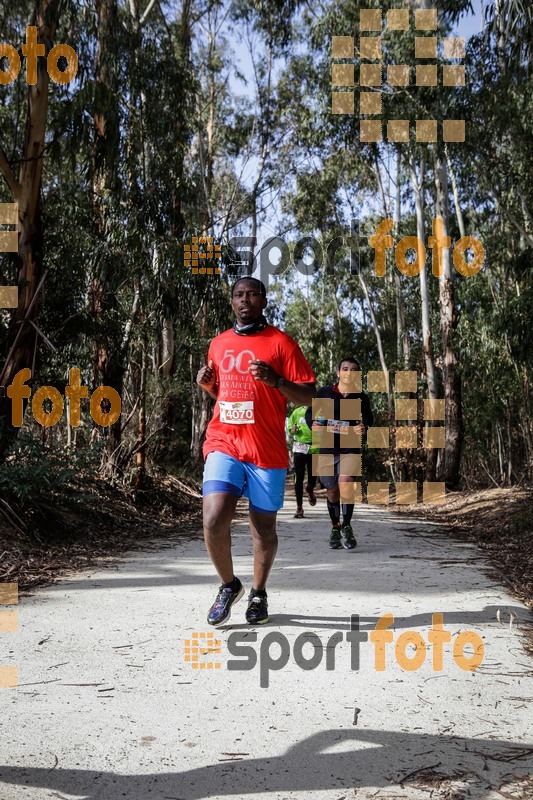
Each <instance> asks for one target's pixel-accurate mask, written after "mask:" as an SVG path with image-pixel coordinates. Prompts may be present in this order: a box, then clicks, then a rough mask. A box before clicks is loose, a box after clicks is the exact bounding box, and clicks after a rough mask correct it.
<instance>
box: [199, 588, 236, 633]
mask: <svg viewBox="0 0 533 800" xmlns="http://www.w3.org/2000/svg"><path fill="white" fill-rule="evenodd" d="M243 594H244V587H243V585H242V583H240V584H239V588H238V589H237V591H236V592H234V591H233V589H231V588H230V587H229V586H221V587H220V588H219V590H218V594H217V597H216V600H215V602H214V603H213V605H212V606H211V608H210V609H209V611H208V612H207V623H208V625H215V626H216V625H222V624H223V623H224V622H227V621H228V620H229V618H230V616H231V607H232V605H233V604H234V603H236V602H237V601H238V600H240V599H241V597H242V596H243Z"/></svg>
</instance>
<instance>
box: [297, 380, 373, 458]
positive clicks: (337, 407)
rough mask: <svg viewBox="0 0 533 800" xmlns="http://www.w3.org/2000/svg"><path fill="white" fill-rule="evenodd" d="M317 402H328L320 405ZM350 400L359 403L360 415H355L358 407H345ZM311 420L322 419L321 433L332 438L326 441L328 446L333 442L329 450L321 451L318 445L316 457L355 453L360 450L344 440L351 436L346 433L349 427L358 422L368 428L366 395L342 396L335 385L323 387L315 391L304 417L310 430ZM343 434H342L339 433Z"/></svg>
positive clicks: (370, 419)
mask: <svg viewBox="0 0 533 800" xmlns="http://www.w3.org/2000/svg"><path fill="white" fill-rule="evenodd" d="M321 400H326V401H329V402H326V403H324V402H320V401H321ZM354 400H355V401H358V400H359V401H360V404H361V405H360V412H361V413H360V415H359V414H358V413H357V410H358V408H357V405H358V404H357V405H355V404H354V403H353V402H351V403H346V401H354ZM343 401H344V402H343ZM313 416H314V417H315V419H316V418H317V417H323V418H324V431H327V432H329V433H330V434H332V436H331V435H330V436H329V437H327V438H328V439H329V440H330V442H331V440H333V446H332V447H327V446H326V447H325V446H323V443H322V442H321V443H320V453H322V454H325V453H333V454H341V453H359V452H360V448H359V447H355V446H354V445H353V444H352V442H351V441H348V439H353V433H348V431H349V430H350V429H351V431H352V432H353V426H354V425H358V424H359V423H360V422H361V421H362V423H363V425H364V426H365V427H366V428H368V427H370V426H371V425H372V423H373V421H374V415H373V414H372V408H371V406H370V400H369V398H368V395H367V394H365V393H364V392H350V393H349V394H347V395H346V396H345V395H343V394H341V393H340V392H339V390H338V387H337V384H335V385H334V386H323V387H322V388H321V389H319V390H318V392H317V396H316V398H315V400H313V407H311V406H310V407H309V408H308V409H307V411H306V414H305V421H306V423H307V424H308V425H309V427H310V428H312V426H313ZM344 430H345V431H346V433H344V432H342V433H341V431H344ZM345 437H346V439H345ZM320 438H321V439H323V438H324V437H323V436H321V437H320Z"/></svg>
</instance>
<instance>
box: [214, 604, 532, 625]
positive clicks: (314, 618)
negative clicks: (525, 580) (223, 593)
mask: <svg viewBox="0 0 533 800" xmlns="http://www.w3.org/2000/svg"><path fill="white" fill-rule="evenodd" d="M498 611H499V612H500V614H499V617H500V619H499V620H498V616H497V615H498ZM511 612H512V614H513V620H512V622H513V624H516V623H518V624H520V625H522V624H530V625H532V624H533V615H532V614H531V612H530V611H529V610H528V609H527V608H525V607H523V606H508V605H506V606H484V607H483V608H482V609H480V610H479V611H441V609H439V608H438V607H436V608H435V609H434V610H433V611H428V612H425V613H424V612H421V613H419V614H411V615H410V616H407V617H404V616H400V615H396V614H394V624H393V625H391V626H390V628H391V630H393V631H394V630H396V629H402V630H403V629H409V630H412V629H417V628H425V627H428V628H429V627H431V624H432V615H433V614H437V613H442V614H443V618H444V619H443V624H444V626H445V627H446V626H450V625H454V626H457V625H461V626H465V625H469V626H472V627H474V628H475V627H476V626H479V625H488V624H493V625H495V626H496V629H499V628H500V626H504V627H509V623H510V621H511ZM356 613H357V609H355V608H354V609H353V610H352V611H351V612H350V611H348V613H347V614H346V615H345V616H323V615H321V614H307V615H304V614H271V615H270V620H269V621H270V623H271V624H272V625H275V626H276V628H305V629H306V630H331V631H349V630H350V616H351V614H356ZM393 613H394V608H393V607H392V604H391V607H384V610H383V614H380V615H375V616H364V615H360V616H359V630H362V631H372V630H374V629H375V627H376V623H377V622H378V620H379V619H380V618H381V616H383V615H385V614H393ZM263 629H264V630H265V632H266V631H269V630H270V629H271V626H270V625H268V626H266V627H264V628H263ZM232 630H248V631H249V630H250V625H248V623H242V624H241V623H238V622H233V618H232V620H231V622H229V623H228V624H227V625H221V626H220V627H219V628H217V631H227V632H230V631H232ZM254 630H257V629H256V628H254Z"/></svg>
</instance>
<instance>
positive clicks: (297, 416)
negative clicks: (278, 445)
mask: <svg viewBox="0 0 533 800" xmlns="http://www.w3.org/2000/svg"><path fill="white" fill-rule="evenodd" d="M306 411H307V407H306V406H298V408H295V409H294V411H293V412H292V414H291V415H290V417H289V422H288V430H289V433H290V434H291V436H292V437H293V445H292V455H293V459H294V491H295V493H296V506H297V507H296V514H295V515H294V516H295V517H296V519H301V518H302V517H303V515H304V510H303V496H304V478H305V470H306V469H307V485H306V487H305V492H306V494H307V496H308V498H309V505H310V506H316V497H315V493H314V491H313V490H314V488H315V486H316V481H317V479H316V475H313V465H312V458H311V457H312V454H313V453H318V447H317V446H316V445H315V446H313V445H312V443H311V441H312V438H313V434H312V432H311V429H310V428H309V426H308V425H307V423H306V421H305V412H306Z"/></svg>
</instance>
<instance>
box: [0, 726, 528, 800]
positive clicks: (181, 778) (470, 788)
mask: <svg viewBox="0 0 533 800" xmlns="http://www.w3.org/2000/svg"><path fill="white" fill-rule="evenodd" d="M259 733H260V732H259ZM261 741H262V739H261V736H260V735H259V736H258V737H257V739H254V740H253V743H252V744H250V745H248V747H249V748H250V749H255V750H257V749H261V747H263V748H264V749H267V748H266V747H265V746H264V745H262V744H261ZM204 744H205V747H206V748H209V746H210V741H209V736H208V735H207V737H206V739H205V742H204ZM232 749H235V748H233V747H232V746H230V745H229V744H228V750H232ZM246 749H247V748H246V747H245V746H242V747H239V750H243V751H245V750H246ZM328 751H329V752H328ZM169 755H171V754H168V753H165V756H166V757H167V758H168V756H169ZM532 755H533V747H527V746H526V745H524V744H520V743H511V742H506V741H503V740H487V739H474V738H466V737H453V736H430V735H424V734H413V733H403V732H389V731H378V730H363V729H357V730H356V729H339V730H335V729H332V730H326V731H323V732H322V733H317V734H314V735H312V736H310V737H308V738H307V739H304V740H303V741H301V742H299V743H298V744H296V745H294V746H292V747H290V748H289V749H288V750H287V751H286V753H284V754H283V755H281V756H273V757H269V756H268V755H266V754H265V755H264V756H262V757H255V758H246V757H245V758H243V759H242V760H240V761H228V759H229V758H231V755H229V754H228V753H226V754H224V753H216V754H214V756H213V761H214V763H212V764H209V765H208V766H206V767H198V768H194V769H189V770H184V771H181V772H178V771H176V772H175V773H169V772H161V773H150V774H144V775H124V774H120V773H115V772H98V771H93V770H81V769H62V768H61V767H57V768H51V769H43V768H33V767H20V766H17V767H13V766H10V767H0V781H3V783H4V784H6V785H7V786H9V785H20V786H24V787H29V786H32V787H39V788H42V789H46V790H49V791H55V792H59V793H61V792H65V793H68V794H72V795H77V796H79V797H80V798H83V800H124V798H127V800H147V798H150V799H151V800H164V798H166V799H168V798H171V800H204V798H224V797H225V796H227V795H231V796H237V797H245V796H247V795H254V794H259V793H260V796H261V797H265V796H267V795H268V794H269V793H274V792H299V793H301V794H300V796H301V797H304V798H305V797H307V796H308V795H307V793H308V792H311V791H317V790H323V791H326V790H331V789H337V790H347V789H351V788H357V789H358V790H359V792H358V794H359V796H363V795H362V794H361V793H360V790H361V789H362V788H364V787H365V786H368V787H378V788H383V789H389V790H390V791H391V792H392V793H394V795H395V796H401V795H399V792H400V791H402V790H403V789H404V787H405V790H407V787H408V786H410V787H414V786H416V787H417V788H418V789H419V791H421V790H424V796H426V795H425V793H426V792H428V791H430V790H431V789H435V786H440V787H441V788H443V787H444V788H445V787H446V785H447V784H448V785H449V783H448V782H449V781H454V786H455V787H457V782H459V784H460V789H462V791H460V792H459V793H458V794H454V796H455V797H457V798H459V797H461V798H462V797H463V796H464V797H466V796H468V798H469V800H485V798H488V796H489V794H490V792H491V789H493V788H494V789H497V790H498V789H501V788H502V787H503V786H505V785H509V783H511V782H518V783H519V784H520V782H522V783H523V782H525V781H526V778H527V775H528V774H529V773H530V772H531V770H532V769H533V759H532ZM529 787H531V784H529ZM527 791H528V790H527V788H526V786H524V787H523V793H522V792H520V795H518V797H523V798H525V797H527V796H528V793H527ZM373 793H375V789H373ZM5 796H7V797H11V796H12V795H10V794H9V790H8V793H7V795H5ZM28 796H31V795H28ZM513 796H514V795H513ZM435 797H439V794H437V793H435Z"/></svg>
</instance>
